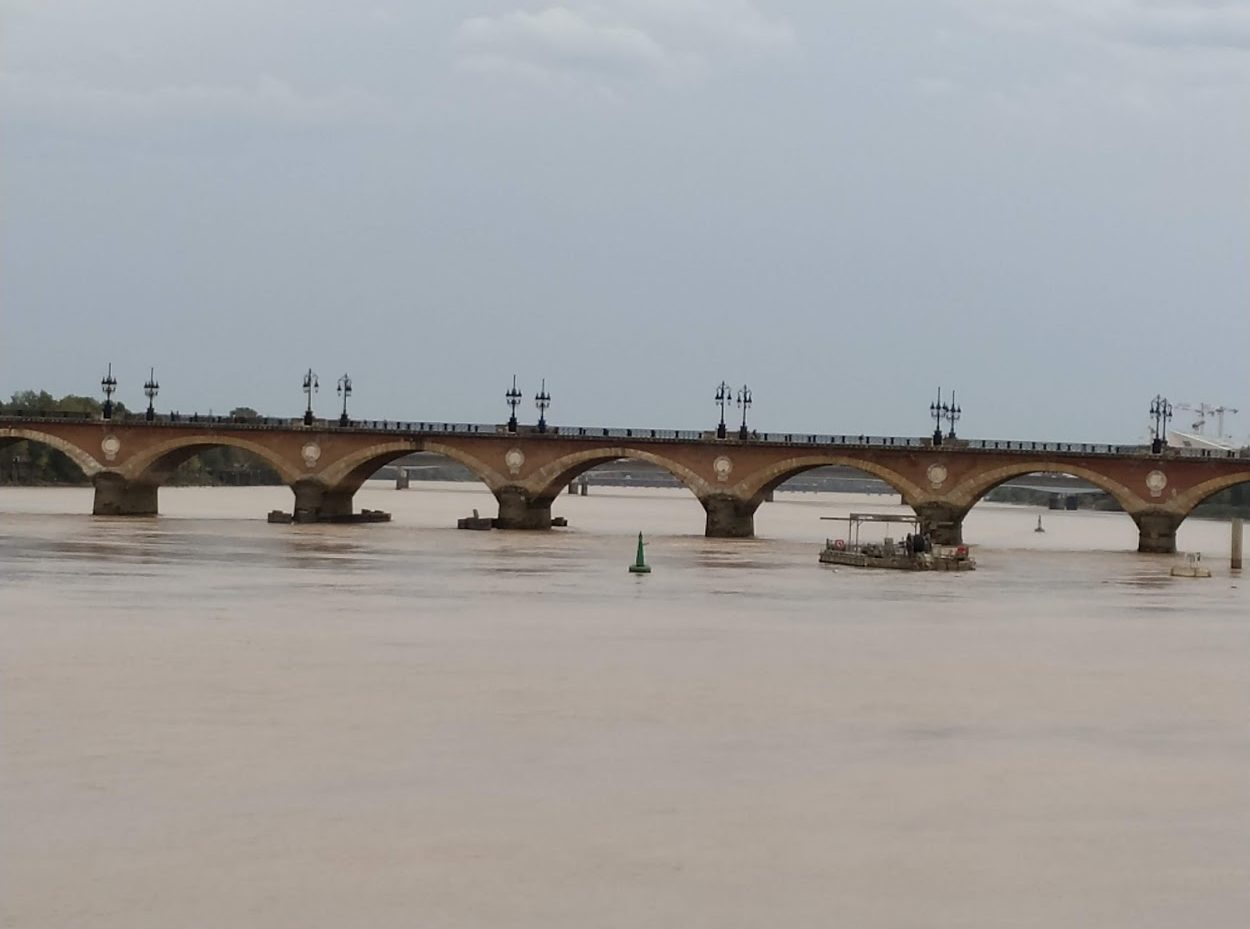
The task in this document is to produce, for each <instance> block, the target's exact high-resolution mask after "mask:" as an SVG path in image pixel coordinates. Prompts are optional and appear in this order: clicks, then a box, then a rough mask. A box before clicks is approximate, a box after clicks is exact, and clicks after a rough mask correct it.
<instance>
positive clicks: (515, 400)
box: [504, 374, 521, 432]
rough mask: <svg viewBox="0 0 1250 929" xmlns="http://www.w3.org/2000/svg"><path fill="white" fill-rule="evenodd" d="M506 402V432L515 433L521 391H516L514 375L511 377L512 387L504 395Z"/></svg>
mask: <svg viewBox="0 0 1250 929" xmlns="http://www.w3.org/2000/svg"><path fill="white" fill-rule="evenodd" d="M504 397H505V398H506V400H507V402H508V409H509V411H510V415H509V416H508V431H509V432H516V408H517V407H518V406H520V405H521V391H519V390H517V386H516V375H515V374H514V375H512V387H511V388H510V389H509V390H508V392H507V393H505V394H504Z"/></svg>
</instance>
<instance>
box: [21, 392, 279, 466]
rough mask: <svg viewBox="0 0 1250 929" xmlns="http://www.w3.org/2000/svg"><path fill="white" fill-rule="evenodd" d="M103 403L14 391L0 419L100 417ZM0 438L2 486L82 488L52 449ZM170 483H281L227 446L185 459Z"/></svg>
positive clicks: (245, 411) (239, 410)
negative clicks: (21, 416)
mask: <svg viewBox="0 0 1250 929" xmlns="http://www.w3.org/2000/svg"><path fill="white" fill-rule="evenodd" d="M103 409H104V405H103V404H102V403H101V402H100V401H99V400H97V399H95V398H94V397H80V396H78V395H76V394H67V395H65V396H64V397H61V398H60V399H59V400H58V399H57V398H56V397H53V396H52V395H51V394H50V393H48V392H47V391H46V390H38V391H36V390H19V391H18V392H17V393H15V394H13V397H12V399H11V400H9V401H7V402H6V401H3V400H0V415H6V414H14V413H25V414H38V413H54V414H55V413H77V414H86V415H88V416H99V415H101V413H102V412H103ZM129 412H130V411H128V410H127V409H126V407H125V405H124V404H121V403H117V402H114V403H113V415H115V416H118V417H121V416H124V415H126V414H127V413H129ZM230 415H231V416H232V417H246V418H254V417H256V416H257V413H256V411H255V410H253V409H252V408H251V407H246V406H240V407H235V408H234V409H233V410H231V411H230ZM2 443H5V440H3V439H0V483H4V484H29V485H44V484H86V483H88V481H87V477H86V475H85V474H83V473H82V469H81V468H79V467H78V465H76V464H74V462H73V461H72V460H71V459H70V458H69V456H67V455H66V454H65V453H64V452H60V451H58V450H57V449H55V448H52V447H50V446H47V445H44V444H42V443H40V442H28V441H26V440H20V441H16V442H9V443H7V444H2ZM168 483H169V484H175V485H178V484H181V485H218V484H231V485H237V484H281V483H282V479H281V478H279V477H278V475H277V473H276V472H275V471H274V470H273V469H272V468H270V467H269V466H268V465H267V464H265V462H264V461H262V460H261V459H259V458H257V457H256V456H255V455H253V454H252V453H251V452H248V451H244V450H243V449H239V448H231V447H229V446H217V447H214V448H206V449H204V450H203V451H201V452H199V453H198V454H196V455H195V456H193V457H192V458H190V459H189V460H187V461H184V462H183V463H182V464H181V465H180V466H179V467H178V469H177V470H176V471H175V472H174V473H173V475H172V476H171V477H170V479H169V481H168Z"/></svg>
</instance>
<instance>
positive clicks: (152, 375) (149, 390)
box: [143, 368, 161, 422]
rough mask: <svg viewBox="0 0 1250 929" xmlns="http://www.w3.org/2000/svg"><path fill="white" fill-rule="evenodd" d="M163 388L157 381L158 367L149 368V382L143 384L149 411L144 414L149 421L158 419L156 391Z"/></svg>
mask: <svg viewBox="0 0 1250 929" xmlns="http://www.w3.org/2000/svg"><path fill="white" fill-rule="evenodd" d="M160 389H161V385H160V384H158V383H156V369H155V368H148V379H147V383H145V384H144V385H143V392H144V394H145V395H147V398H148V411H147V413H145V414H144V416H145V418H146V419H147V421H148V422H151V421H152V420H154V419H156V407H155V406H154V405H153V401H155V400H156V392H157V391H158V390H160Z"/></svg>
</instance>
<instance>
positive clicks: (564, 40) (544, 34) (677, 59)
mask: <svg viewBox="0 0 1250 929" xmlns="http://www.w3.org/2000/svg"><path fill="white" fill-rule="evenodd" d="M794 45H795V37H794V33H793V31H792V30H791V28H790V26H789V25H788V24H787V23H786V22H784V21H782V20H772V19H769V18H767V17H766V16H764V15H763V14H762V13H761V12H760V11H759V10H758V9H757V8H756V7H755V6H754V5H753V3H752V2H750V0H604V2H599V3H590V4H585V5H579V6H578V7H576V8H572V7H568V6H545V7H542V8H540V9H536V10H530V9H520V10H513V11H510V12H506V13H501V14H498V15H494V16H474V17H470V18H468V19H466V20H464V21H463V22H462V23H461V24H460V27H459V29H458V30H457V34H456V49H457V52H458V55H459V59H460V62H461V63H462V64H463V65H464V66H466V67H469V68H472V69H478V70H491V71H510V72H516V73H523V74H529V75H536V76H546V77H550V78H561V77H563V78H573V79H585V78H591V79H592V80H594V81H619V80H621V79H623V78H639V77H646V76H660V77H673V76H690V75H693V74H703V73H706V72H707V71H709V70H710V69H712V68H714V67H715V66H717V65H718V64H723V63H725V62H727V61H733V60H742V59H744V58H751V57H758V56H760V55H771V54H776V53H778V52H781V51H784V50H787V49H790V48H792V47H793V46H794Z"/></svg>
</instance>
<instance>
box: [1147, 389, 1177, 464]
mask: <svg viewBox="0 0 1250 929" xmlns="http://www.w3.org/2000/svg"><path fill="white" fill-rule="evenodd" d="M1150 415H1151V416H1152V417H1154V421H1155V425H1154V440H1153V441H1151V443H1150V451H1151V453H1152V454H1154V455H1158V454H1160V453H1161V452H1162V451H1163V443H1164V442H1166V441H1167V437H1168V420H1170V419H1171V418H1172V404H1170V403H1168V401H1167V398H1166V397H1163V396H1162V395H1160V394H1155V398H1154V399H1153V400H1151V401H1150Z"/></svg>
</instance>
